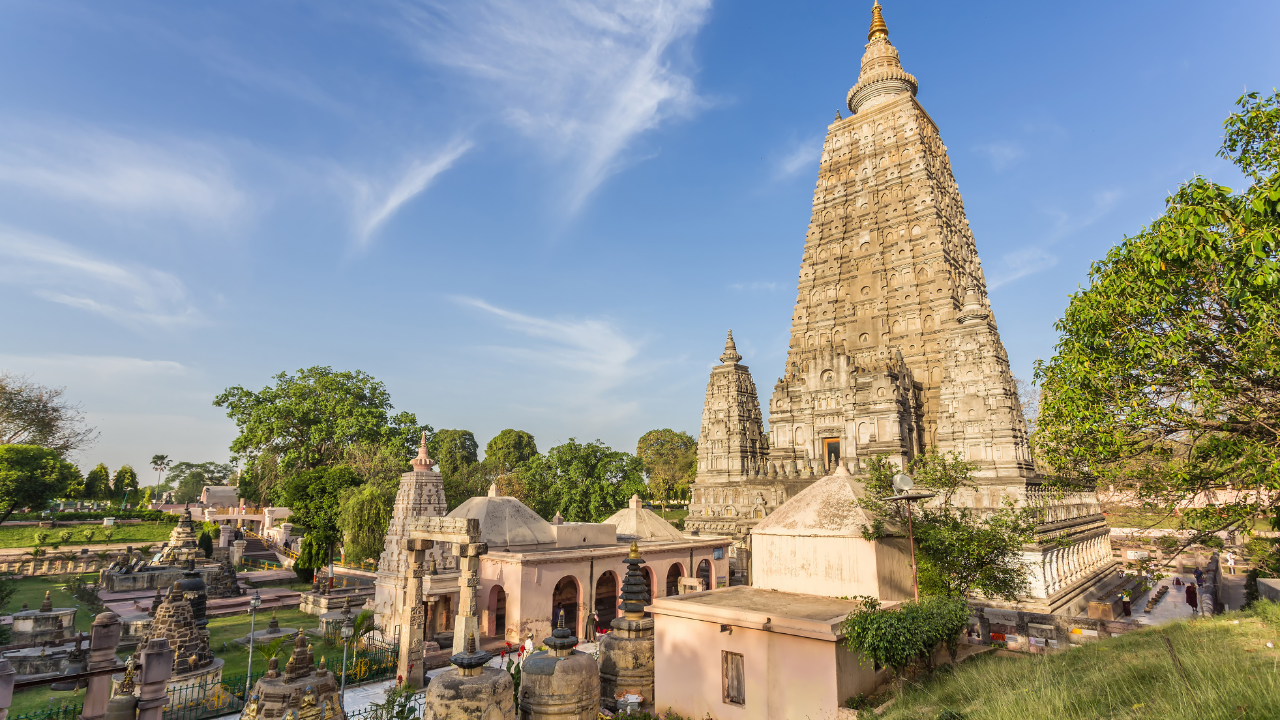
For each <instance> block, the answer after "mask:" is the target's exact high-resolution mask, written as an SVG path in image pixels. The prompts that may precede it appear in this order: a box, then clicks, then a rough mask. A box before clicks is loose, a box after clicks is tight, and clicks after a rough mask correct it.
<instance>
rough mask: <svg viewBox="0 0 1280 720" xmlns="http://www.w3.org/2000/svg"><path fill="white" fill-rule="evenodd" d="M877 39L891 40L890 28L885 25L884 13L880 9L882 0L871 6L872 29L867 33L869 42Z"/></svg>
mask: <svg viewBox="0 0 1280 720" xmlns="http://www.w3.org/2000/svg"><path fill="white" fill-rule="evenodd" d="M876 38H884V39H886V40H888V39H889V26H888V25H885V24H884V11H882V10H881V9H880V0H876V4H875V5H872V6H871V29H870V30H868V31H867V42H871V41H872V40H875V39H876Z"/></svg>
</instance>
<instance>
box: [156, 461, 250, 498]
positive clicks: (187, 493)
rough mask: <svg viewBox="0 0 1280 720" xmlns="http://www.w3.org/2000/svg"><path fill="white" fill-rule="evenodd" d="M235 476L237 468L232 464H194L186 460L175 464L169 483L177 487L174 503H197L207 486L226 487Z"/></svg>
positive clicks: (210, 462)
mask: <svg viewBox="0 0 1280 720" xmlns="http://www.w3.org/2000/svg"><path fill="white" fill-rule="evenodd" d="M234 474H235V468H234V467H233V466H232V465H231V463H217V462H213V461H208V462H202V463H193V462H187V461H185V460H184V461H182V462H180V463H174V465H173V467H172V468H170V469H169V477H168V482H169V483H171V484H173V485H174V486H175V491H174V493H173V501H174V502H179V503H189V502H196V501H197V500H199V499H200V493H201V492H203V491H204V487H205V486H206V485H226V484H227V483H228V482H229V481H230V480H231V477H232V476H233V475H234Z"/></svg>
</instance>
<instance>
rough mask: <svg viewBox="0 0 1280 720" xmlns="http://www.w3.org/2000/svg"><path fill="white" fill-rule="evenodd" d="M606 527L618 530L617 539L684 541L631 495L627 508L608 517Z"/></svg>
mask: <svg viewBox="0 0 1280 720" xmlns="http://www.w3.org/2000/svg"><path fill="white" fill-rule="evenodd" d="M605 523H606V524H608V525H613V526H615V527H617V528H618V530H617V533H618V536H619V537H630V538H636V539H637V540H684V535H683V534H682V533H681V532H680V531H679V530H677V529H675V528H674V527H672V525H671V523H669V522H667V521H666V520H663V519H662V518H661V517H659V516H658V514H657V513H655V512H654V511H652V510H647V509H645V507H644V503H643V502H641V500H640V496H639V495H632V496H631V502H629V503H627V507H625V508H623V509H621V510H619V511H618V512H616V513H614V514H612V515H610V516H609V519H608V520H605Z"/></svg>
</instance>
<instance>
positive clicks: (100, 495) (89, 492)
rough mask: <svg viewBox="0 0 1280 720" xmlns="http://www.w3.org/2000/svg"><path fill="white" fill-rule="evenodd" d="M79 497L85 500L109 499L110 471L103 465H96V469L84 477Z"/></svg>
mask: <svg viewBox="0 0 1280 720" xmlns="http://www.w3.org/2000/svg"><path fill="white" fill-rule="evenodd" d="M80 496H81V497H82V498H84V499H85V500H105V499H107V498H109V497H111V470H110V469H108V468H107V466H106V465H105V464H104V463H98V465H97V467H95V468H94V469H92V470H90V471H89V472H88V473H87V474H86V475H85V476H84V486H83V489H81V491H80Z"/></svg>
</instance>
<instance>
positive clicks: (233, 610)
mask: <svg viewBox="0 0 1280 720" xmlns="http://www.w3.org/2000/svg"><path fill="white" fill-rule="evenodd" d="M258 593H259V595H260V596H261V597H262V605H261V606H260V607H259V608H258V612H259V613H262V612H263V611H264V610H265V611H270V610H275V609H277V608H289V607H297V606H298V603H299V602H301V598H302V596H301V594H300V593H298V592H297V591H296V590H290V589H288V588H261V589H260V590H258ZM252 595H253V593H252V592H250V593H248V594H246V595H241V596H240V597H233V598H211V599H209V601H208V603H207V610H206V611H205V614H206V616H207V617H227V616H228V615H239V614H242V613H245V612H248V611H249V598H250V597H252ZM100 597H102V600H103V603H104V604H105V605H106V606H107V609H108V610H110V611H111V612H113V613H115V614H117V615H119V616H120V617H122V618H125V619H126V620H127V619H129V617H130V616H133V615H138V614H139V613H142V614H145V613H146V612H147V611H148V610H150V609H151V602H152V600H153V599H154V598H155V591H154V590H153V591H152V592H150V593H147V592H133V593H103V594H102V595H101V596H100Z"/></svg>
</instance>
